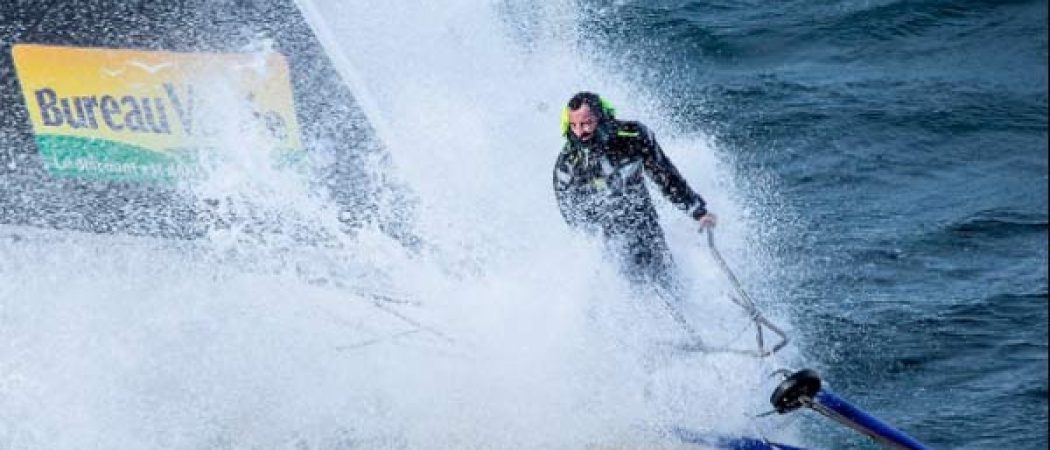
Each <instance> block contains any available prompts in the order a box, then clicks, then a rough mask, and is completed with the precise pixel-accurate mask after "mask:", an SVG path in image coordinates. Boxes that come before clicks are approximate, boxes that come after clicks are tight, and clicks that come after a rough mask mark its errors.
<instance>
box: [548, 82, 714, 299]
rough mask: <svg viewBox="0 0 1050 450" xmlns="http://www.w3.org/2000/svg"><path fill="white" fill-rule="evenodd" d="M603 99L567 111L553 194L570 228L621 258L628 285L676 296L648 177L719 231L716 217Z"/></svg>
mask: <svg viewBox="0 0 1050 450" xmlns="http://www.w3.org/2000/svg"><path fill="white" fill-rule="evenodd" d="M614 114H615V110H614V109H613V108H612V107H611V106H609V104H608V103H607V102H605V101H604V100H603V99H602V98H601V97H599V96H598V95H596V94H593V93H590V92H580V93H578V94H576V95H574V96H573V97H572V99H570V100H569V103H568V105H567V107H566V108H565V110H564V111H563V113H562V134H563V135H565V138H566V142H565V146H564V147H563V148H562V150H561V154H559V155H558V160H557V163H556V164H555V166H554V193H555V196H556V197H557V200H558V207H559V208H560V209H561V214H562V217H564V218H565V221H566V222H568V223H569V225H571V226H573V227H575V228H578V229H582V230H584V231H586V232H589V233H592V234H596V235H600V236H602V237H603V238H604V239H605V240H606V242H607V243H608V244H610V246H611V249H612V250H613V251H614V252H616V253H617V254H618V255H619V256H621V257H622V262H623V265H622V268H623V270H624V272H625V275H626V276H627V277H628V279H630V280H632V281H634V282H636V283H641V284H646V285H649V284H655V285H656V286H657V287H661V288H664V289H668V290H674V286H675V283H674V273H673V270H672V267H673V265H672V262H671V255H670V250H669V249H668V247H667V242H666V240H665V239H664V234H663V230H662V229H661V228H660V224H659V220H658V217H657V214H656V209H655V208H654V207H653V203H652V199H651V198H650V196H649V191H648V190H647V189H646V187H645V181H644V178H645V177H644V176H643V174H644V175H647V176H648V177H649V179H650V180H651V181H652V182H653V183H654V184H655V185H657V186H659V188H660V190H661V192H663V195H664V197H666V198H667V199H668V200H669V201H670V202H671V203H673V204H674V205H675V206H676V207H678V209H680V210H682V211H685V212H686V213H687V214H689V216H690V217H692V218H693V219H695V220H697V221H699V223H700V226H701V227H706V226H714V224H715V216H714V215H713V214H711V213H709V212H708V211H707V208H706V204H705V202H704V200H703V198H701V197H700V195H698V194H697V193H696V192H694V191H693V190H692V189H690V188H689V185H688V184H686V182H685V179H684V178H682V176H681V175H680V174H679V173H678V170H677V169H675V167H674V165H673V164H671V161H670V160H668V159H667V157H666V156H665V155H664V152H663V150H662V149H661V148H660V145H659V144H657V142H656V138H655V137H654V136H653V133H652V132H651V131H649V129H648V128H646V127H645V126H644V125H642V124H641V123H638V122H630V121H621V120H616V118H615V117H614Z"/></svg>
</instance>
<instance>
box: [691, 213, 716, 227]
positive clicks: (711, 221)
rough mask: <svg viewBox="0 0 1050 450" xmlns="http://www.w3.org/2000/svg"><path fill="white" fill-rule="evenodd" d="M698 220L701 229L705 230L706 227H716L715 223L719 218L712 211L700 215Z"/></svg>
mask: <svg viewBox="0 0 1050 450" xmlns="http://www.w3.org/2000/svg"><path fill="white" fill-rule="evenodd" d="M696 220H697V221H698V222H700V229H701V230H703V229H704V228H714V227H715V224H717V223H718V218H717V217H715V215H714V214H712V213H707V214H704V215H702V216H700V218H699V219H696Z"/></svg>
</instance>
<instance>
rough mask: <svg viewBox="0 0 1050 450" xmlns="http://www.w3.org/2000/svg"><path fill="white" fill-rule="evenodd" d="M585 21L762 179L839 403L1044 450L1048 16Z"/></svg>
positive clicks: (994, 12) (744, 9)
mask: <svg viewBox="0 0 1050 450" xmlns="http://www.w3.org/2000/svg"><path fill="white" fill-rule="evenodd" d="M592 12H593V17H594V21H593V23H592V24H591V25H592V26H593V27H594V29H595V30H597V31H596V33H597V34H598V35H599V36H601V37H600V38H599V39H600V40H601V42H600V43H598V44H597V45H598V47H600V48H602V49H604V51H603V54H604V55H611V56H606V58H607V60H608V62H607V66H608V68H609V70H615V68H616V67H622V65H626V66H627V67H635V68H636V70H635V71H634V72H633V73H632V76H633V80H634V82H635V84H636V85H637V86H639V87H640V88H641V89H644V90H647V91H657V92H660V93H662V94H661V95H662V97H661V98H663V99H664V100H665V102H666V108H667V111H668V112H669V113H671V114H675V115H676V116H677V120H678V121H679V123H680V124H681V126H683V127H685V128H688V127H696V128H697V129H700V130H705V131H706V132H708V133H711V134H712V135H713V136H715V137H716V139H717V141H718V143H719V145H718V146H717V151H718V153H719V155H720V156H721V157H722V158H724V159H725V160H729V161H732V166H733V168H734V171H735V172H734V173H735V176H736V177H737V178H738V179H740V180H751V182H750V184H751V186H752V187H751V188H750V189H744V190H742V192H741V195H742V196H743V197H744V198H745V200H744V203H746V204H750V205H754V207H755V208H757V209H758V210H760V211H762V215H763V217H764V219H763V220H762V221H761V222H762V227H764V228H765V229H761V230H757V231H756V232H755V234H756V239H758V240H760V241H762V242H764V243H765V244H766V247H767V248H770V249H774V250H773V251H774V252H775V253H776V256H777V257H778V258H779V260H780V261H782V264H781V268H782V269H783V272H781V273H780V274H779V275H778V276H777V277H776V279H777V280H779V281H777V282H776V283H774V284H775V287H774V288H773V289H770V290H767V292H770V293H773V294H774V295H776V296H777V297H778V298H779V301H781V302H786V303H789V304H790V305H791V306H790V308H791V310H792V311H793V312H794V314H795V317H794V319H795V323H796V326H797V327H798V331H799V332H801V333H803V334H804V335H805V336H806V338H805V347H806V348H805V352H806V353H807V354H808V355H810V356H811V357H812V358H813V359H814V360H815V361H819V367H817V368H818V369H819V370H820V371H821V372H822V373H823V374H824V375H825V378H826V379H827V380H828V381H829V382H830V383H831V384H832V386H833V388H834V389H836V390H837V391H839V392H841V393H843V394H845V395H846V397H847V398H851V399H853V400H854V401H855V402H856V403H857V404H859V405H863V406H865V407H867V408H868V409H869V410H871V411H873V412H877V414H879V415H881V416H883V417H884V418H886V419H887V420H890V421H891V422H893V423H896V424H897V425H899V426H900V427H902V428H904V429H907V430H910V431H911V432H912V433H913V434H914V435H915V436H918V437H920V438H921V439H922V440H925V441H926V442H928V443H929V445H932V446H933V447H935V448H972V449H978V448H986V449H987V448H1017V449H1022V448H1024V449H1038V448H1046V445H1047V22H1046V17H1047V2H1045V1H935V0H920V1H835V2H811V1H786V2H758V1H714V2H706V1H705V2H699V1H653V2H618V3H616V4H615V5H600V6H595V7H594V9H593V10H592ZM827 428H829V427H823V428H820V430H826V429H827ZM812 430H813V432H815V433H823V431H817V430H816V428H813V429H812ZM824 439H826V440H824ZM824 439H821V440H824V442H826V443H827V445H828V446H829V448H847V447H851V446H853V445H860V444H859V443H858V441H857V440H855V439H852V438H847V437H846V436H844V435H832V436H828V437H826V438H824Z"/></svg>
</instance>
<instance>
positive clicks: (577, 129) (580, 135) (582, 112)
mask: <svg viewBox="0 0 1050 450" xmlns="http://www.w3.org/2000/svg"><path fill="white" fill-rule="evenodd" d="M596 129H598V117H597V116H595V115H594V113H593V112H591V107H590V106H587V104H586V103H584V104H583V105H581V106H580V109H577V110H575V111H573V110H569V130H571V131H572V134H574V135H575V136H576V138H577V139H579V140H581V141H583V142H587V141H590V140H591V139H592V138H594V130H596Z"/></svg>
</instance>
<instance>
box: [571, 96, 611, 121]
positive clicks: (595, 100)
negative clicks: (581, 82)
mask: <svg viewBox="0 0 1050 450" xmlns="http://www.w3.org/2000/svg"><path fill="white" fill-rule="evenodd" d="M583 105H587V107H588V108H589V109H590V110H591V112H592V113H594V116H595V117H597V118H598V122H602V121H605V120H606V119H612V118H614V117H613V116H614V114H615V110H614V109H613V108H612V106H610V105H609V103H608V102H606V101H605V100H604V99H602V98H601V97H599V96H598V94H595V93H593V92H586V91H584V92H579V93H577V94H576V95H573V96H572V98H570V99H569V103H568V105H566V106H567V107H568V108H569V110H570V111H576V110H577V109H580V108H582V107H583Z"/></svg>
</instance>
